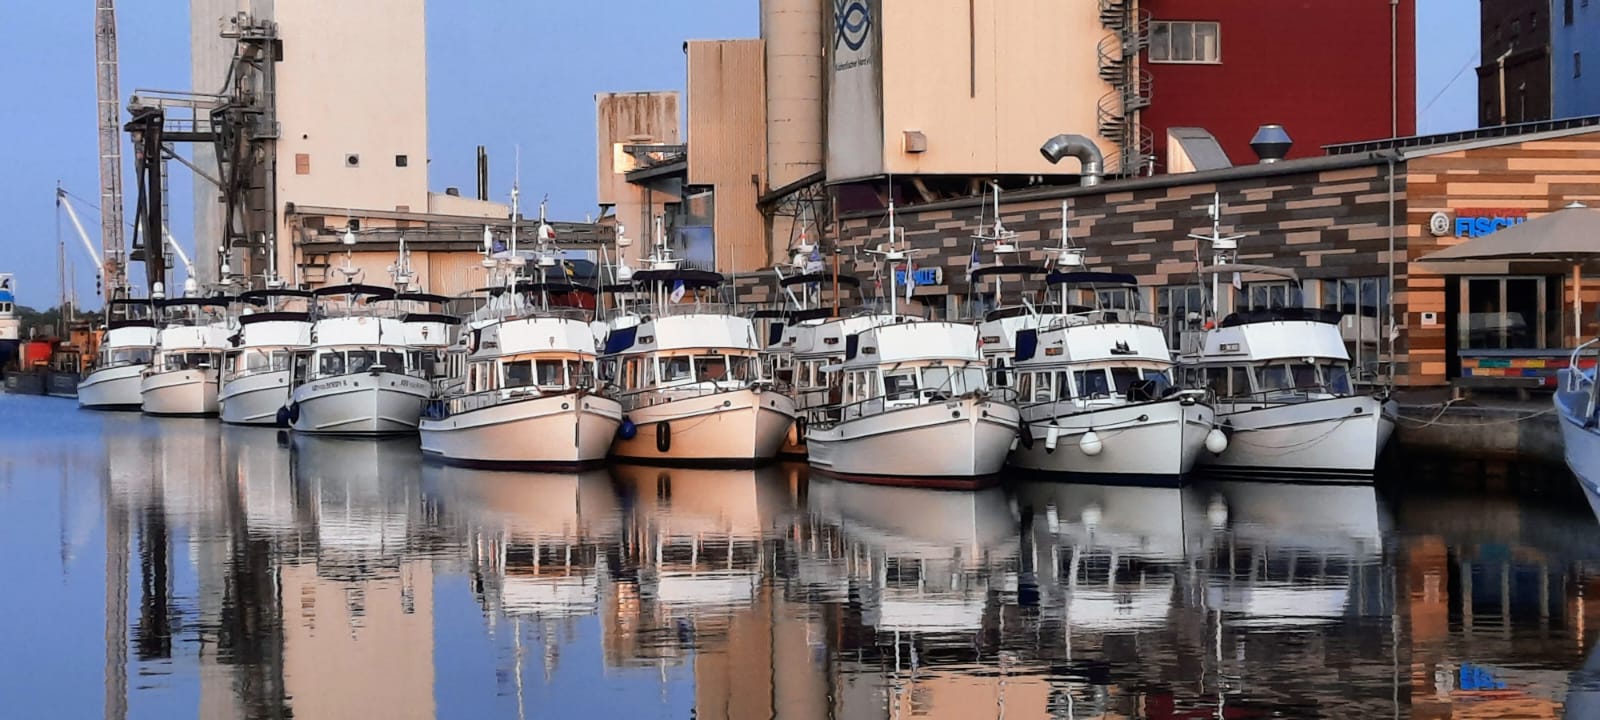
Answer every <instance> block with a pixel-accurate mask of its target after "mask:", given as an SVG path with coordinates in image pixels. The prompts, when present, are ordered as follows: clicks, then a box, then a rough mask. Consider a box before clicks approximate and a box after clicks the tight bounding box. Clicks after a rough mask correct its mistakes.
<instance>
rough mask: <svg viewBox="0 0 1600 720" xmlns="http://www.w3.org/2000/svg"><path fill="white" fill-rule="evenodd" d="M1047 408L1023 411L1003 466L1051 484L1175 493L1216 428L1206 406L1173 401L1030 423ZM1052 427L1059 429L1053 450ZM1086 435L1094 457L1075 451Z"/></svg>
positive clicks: (1198, 458) (1080, 447)
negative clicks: (1090, 435)
mask: <svg viewBox="0 0 1600 720" xmlns="http://www.w3.org/2000/svg"><path fill="white" fill-rule="evenodd" d="M1047 407H1048V406H1040V407H1039V408H1038V410H1034V409H1032V408H1024V409H1023V411H1022V412H1023V416H1024V417H1026V418H1028V420H1027V421H1026V422H1025V423H1024V426H1023V428H1022V433H1023V434H1025V435H1023V436H1022V437H1020V442H1018V443H1017V446H1016V449H1015V450H1013V451H1012V452H1011V455H1010V458H1009V459H1008V462H1009V464H1010V465H1011V466H1012V467H1015V468H1018V469H1021V470H1025V471H1028V472H1030V473H1038V474H1040V475H1041V476H1049V477H1050V478H1051V479H1072V478H1076V479H1084V480H1094V481H1097V482H1111V483H1132V484H1149V485H1159V486H1171V487H1176V486H1178V485H1180V484H1182V481H1183V478H1184V476H1186V475H1188V474H1189V472H1190V471H1192V470H1193V469H1194V467H1195V464H1196V463H1197V462H1199V460H1200V454H1201V453H1203V452H1205V444H1206V435H1207V434H1208V433H1210V432H1211V429H1212V427H1214V422H1215V412H1214V411H1213V410H1212V408H1211V406H1209V405H1206V404H1204V403H1198V402H1192V403H1184V402H1182V401H1179V400H1175V399H1174V400H1162V401H1158V402H1151V403H1138V404H1132V405H1119V406H1116V407H1106V408H1098V409H1092V410H1085V411H1080V412H1075V413H1070V414H1062V415H1060V416H1058V417H1054V418H1051V417H1041V418H1039V419H1037V420H1035V419H1033V416H1034V415H1035V413H1037V414H1039V415H1045V416H1048V415H1049V410H1048V409H1047ZM1052 426H1053V427H1055V428H1058V430H1057V431H1056V441H1055V443H1054V445H1055V447H1054V449H1052V448H1051V447H1050V445H1051V443H1050V442H1049V435H1050V428H1051V427H1052ZM1091 429H1093V430H1094V431H1095V434H1096V435H1097V436H1098V437H1099V438H1100V452H1099V453H1098V454H1095V455H1090V454H1088V453H1086V452H1084V450H1083V448H1082V446H1081V445H1080V443H1081V441H1082V440H1083V436H1084V434H1085V433H1087V432H1088V431H1089V430H1091Z"/></svg>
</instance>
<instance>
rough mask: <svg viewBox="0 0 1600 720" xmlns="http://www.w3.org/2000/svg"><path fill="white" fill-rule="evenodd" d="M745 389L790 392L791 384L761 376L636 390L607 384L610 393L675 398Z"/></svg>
mask: <svg viewBox="0 0 1600 720" xmlns="http://www.w3.org/2000/svg"><path fill="white" fill-rule="evenodd" d="M745 390H762V391H767V390H770V391H773V392H779V393H783V394H788V393H789V384H788V383H784V382H779V381H776V380H771V379H767V378H761V379H755V380H737V379H735V380H696V381H692V382H687V383H682V384H678V385H652V386H650V387H644V388H638V389H634V390H623V389H621V388H620V387H618V386H616V385H608V386H607V391H608V394H612V395H616V396H622V397H626V396H636V395H646V394H649V393H658V394H662V395H668V396H671V397H674V398H700V397H708V396H711V395H721V394H723V393H730V392H742V391H745Z"/></svg>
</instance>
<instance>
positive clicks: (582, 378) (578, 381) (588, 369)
mask: <svg viewBox="0 0 1600 720" xmlns="http://www.w3.org/2000/svg"><path fill="white" fill-rule="evenodd" d="M567 381H568V382H569V383H571V384H572V386H573V387H583V388H587V387H594V363H593V362H583V361H581V360H568V361H567Z"/></svg>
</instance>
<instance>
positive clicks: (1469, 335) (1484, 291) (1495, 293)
mask: <svg viewBox="0 0 1600 720" xmlns="http://www.w3.org/2000/svg"><path fill="white" fill-rule="evenodd" d="M1561 291H1562V286H1561V281H1560V279H1559V278H1555V279H1553V280H1552V279H1549V278H1545V277H1540V276H1521V277H1518V276H1510V277H1503V276H1502V277H1467V278H1462V280H1461V313H1460V315H1459V316H1458V317H1457V319H1456V333H1457V334H1456V337H1457V339H1458V340H1459V341H1460V345H1461V348H1462V349H1463V350H1481V349H1537V348H1547V347H1550V343H1551V342H1552V341H1553V342H1555V343H1560V342H1561V341H1562V337H1561V324H1560V323H1561V307H1562V300H1561Z"/></svg>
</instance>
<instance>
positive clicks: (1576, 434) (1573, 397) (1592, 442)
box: [1555, 370, 1600, 518]
mask: <svg viewBox="0 0 1600 720" xmlns="http://www.w3.org/2000/svg"><path fill="white" fill-rule="evenodd" d="M1571 372H1572V371H1570V370H1563V371H1562V375H1563V376H1564V377H1563V378H1562V382H1561V386H1560V387H1561V389H1560V390H1558V391H1557V392H1556V395H1555V405H1556V412H1557V414H1559V415H1560V416H1561V454H1562V457H1563V458H1564V459H1565V460H1566V461H1567V468H1568V469H1570V470H1572V474H1573V476H1575V477H1576V478H1577V479H1578V486H1579V487H1581V488H1582V489H1583V496H1584V498H1586V499H1588V501H1589V508H1590V509H1591V510H1593V511H1594V514H1595V517H1596V518H1600V425H1597V426H1592V427H1591V426H1588V424H1587V423H1585V422H1584V413H1585V412H1586V411H1587V409H1588V402H1589V393H1588V380H1587V379H1584V380H1581V381H1580V383H1581V384H1576V383H1571V387H1572V389H1568V388H1569V383H1570V381H1569V380H1568V378H1567V377H1565V376H1568V375H1570V373H1571Z"/></svg>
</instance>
